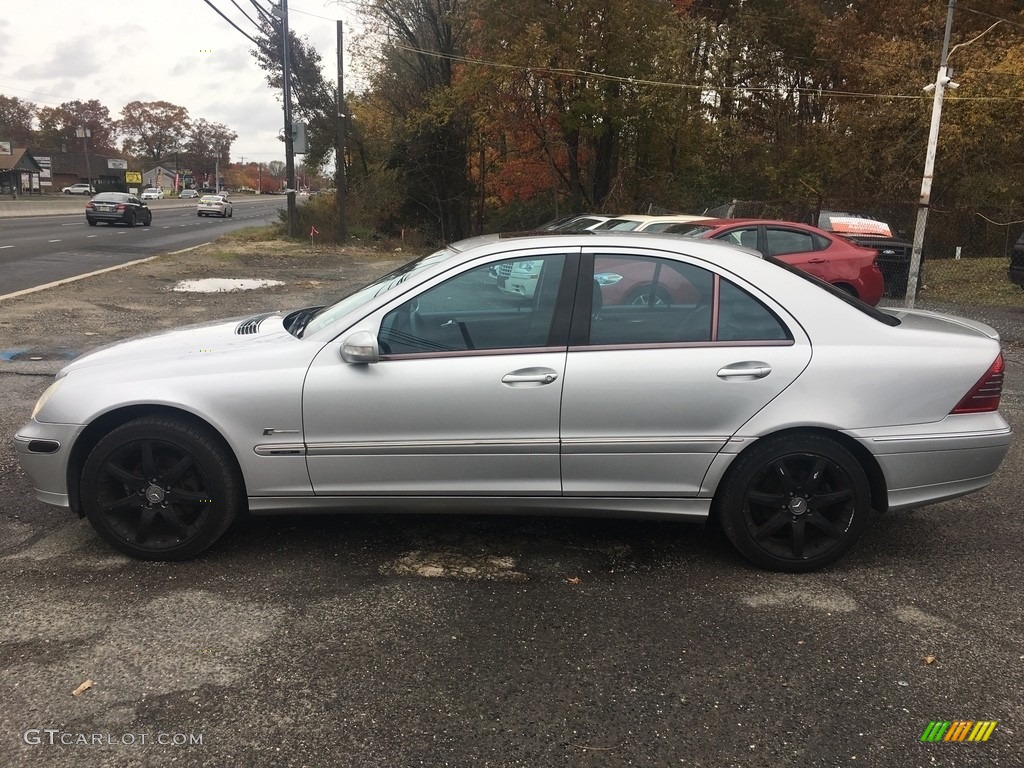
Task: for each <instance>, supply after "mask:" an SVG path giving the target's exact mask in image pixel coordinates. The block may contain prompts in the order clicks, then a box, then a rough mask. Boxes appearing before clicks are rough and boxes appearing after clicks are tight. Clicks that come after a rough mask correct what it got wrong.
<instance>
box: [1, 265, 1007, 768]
mask: <svg viewBox="0 0 1024 768" xmlns="http://www.w3.org/2000/svg"><path fill="white" fill-rule="evenodd" d="M329 268H330V269H333V270H335V271H334V274H337V267H326V266H325V268H324V270H325V274H328V272H327V270H328V269H329ZM309 277H310V275H309V274H304V278H309ZM170 300H171V299H170V295H169V298H168V301H170ZM19 301H21V300H19ZM10 304H11V302H5V303H3V304H0V325H2V324H3V323H4V322H8V321H9V320H10V318H9V316H8V314H7V313H9V312H11V311H13V309H12V308H11V307H10V306H8V305H10ZM168 306H170V305H168ZM171 311H173V310H171ZM1007 356H1008V360H1009V363H1008V370H1007V378H1006V386H1005V389H1004V397H1003V408H1002V410H1003V412H1004V414H1005V415H1006V417H1007V419H1008V420H1009V421H1010V422H1011V423H1012V424H1013V425H1014V426H1015V428H1016V429H1017V431H1018V433H1019V432H1020V431H1021V430H1022V429H1024V349H1022V348H1020V347H1014V346H1008V348H1007ZM49 371H52V367H51V368H48V369H47V371H41V370H40V371H38V372H37V371H34V369H33V368H32V367H31V366H29V365H27V364H13V363H6V364H5V363H2V362H0V389H2V391H3V392H4V394H5V396H4V398H2V399H0V434H4V435H8V436H9V435H12V434H13V433H14V431H15V430H16V428H17V427H18V426H19V425H20V424H21V423H22V422H23V421H24V420H25V419H27V418H28V414H29V412H30V410H31V407H32V403H33V402H34V401H35V399H36V398H37V397H38V396H39V394H40V393H41V392H42V391H43V389H44V388H45V387H46V386H47V385H48V384H49V382H50V380H51V375H50V373H49ZM902 396H912V394H911V393H900V392H893V397H902ZM1022 469H1024V448H1022V446H1021V441H1020V440H1018V441H1017V442H1016V443H1015V444H1014V445H1013V447H1012V448H1011V451H1010V454H1009V456H1008V457H1007V459H1006V461H1005V463H1004V465H1003V468H1002V470H1001V472H1000V473H999V475H998V477H997V479H996V481H995V482H994V483H993V484H992V485H991V486H990V487H989V488H988V489H986V490H985V491H983V492H981V493H978V494H975V495H973V496H969V497H966V498H964V499H960V500H956V501H953V502H947V503H944V504H937V505H934V506H931V507H925V508H921V509H918V510H913V511H910V512H902V513H897V514H891V515H886V516H884V517H881V518H879V519H878V520H876V521H875V524H874V525H873V527H872V528H871V530H870V531H869V532H868V534H867V535H866V536H865V538H864V539H863V541H862V542H861V543H860V544H859V546H858V547H857V549H856V550H855V551H854V552H852V553H851V554H849V555H848V556H847V557H846V558H844V560H843V561H841V562H840V563H839V564H838V565H836V566H835V567H833V568H831V569H829V570H826V571H823V572H819V573H812V574H805V575H786V574H776V573H769V572H764V571H759V570H756V569H754V568H752V567H750V566H748V565H747V564H746V563H745V562H744V561H742V560H741V559H740V558H739V556H738V555H736V554H735V553H734V552H733V550H732V549H731V547H730V546H728V544H726V543H724V542H723V541H722V539H721V538H720V537H718V536H716V535H714V534H713V533H707V532H704V531H703V530H702V529H700V528H698V527H695V526H690V525H683V524H674V523H670V522H658V523H656V522H645V521H609V520H595V519H584V518H575V519H544V518H523V517H488V516H473V517H455V516H433V517H428V516H419V515H409V516H402V515H362V516H360V515H343V516H334V517H317V516H309V517H299V518H275V519H259V520H255V521H252V522H249V523H248V524H246V525H242V526H239V527H238V528H236V529H235V530H233V531H232V532H229V534H228V535H227V536H226V537H225V538H224V539H223V540H222V541H221V542H219V543H218V545H217V546H216V547H215V548H214V549H213V550H211V551H210V552H208V553H207V554H205V555H204V556H202V557H200V558H199V559H197V560H195V561H192V562H188V563H180V564H173V565H169V564H153V563H142V562H137V561H133V560H129V559H127V558H125V557H122V556H120V555H118V554H116V553H114V552H113V551H112V550H110V549H109V548H108V547H106V546H105V545H104V544H102V543H101V542H100V541H99V540H98V538H97V537H96V536H95V535H94V534H93V533H92V531H91V530H90V528H89V527H88V525H87V524H85V523H83V522H80V521H77V520H75V519H72V518H70V517H69V516H68V515H67V514H66V513H62V512H61V511H59V510H55V509H52V508H49V507H46V506H44V505H42V504H40V503H38V502H36V501H35V500H34V499H33V497H32V494H31V489H30V488H29V485H28V482H27V480H26V478H25V477H24V475H23V474H22V473H21V471H20V469H19V468H18V467H17V463H16V460H15V459H14V453H13V448H12V446H11V443H10V441H9V440H5V441H4V442H2V443H0V600H2V605H3V606H4V609H3V610H2V611H0V681H2V682H0V686H2V689H0V695H2V701H3V705H2V706H0V765H2V766H4V767H5V768H7V767H8V766H38V765H47V766H58V767H63V766H76V767H78V766H126V765H139V766H144V765H145V766H149V765H152V766H163V765H170V764H175V765H182V766H221V765H240V766H241V765H245V766H311V767H315V768H319V767H320V766H353V767H360V768H362V767H364V766H365V767H366V768H371V767H373V768H376V767H380V768H404V767H405V766H453V767H459V768H461V767H463V766H465V767H466V768H470V767H472V768H476V767H477V766H493V767H495V768H503V767H505V766H522V767H523V768H541V767H544V768H546V767H548V766H552V767H554V766H558V767H561V766H645V767H646V766H659V767H660V766H701V767H706V768H721V767H723V766H744V767H745V766H752V767H761V766H764V767H765V768H769V767H770V768H778V767H780V766H787V767H788V766H822V767H825V766H872V767H884V768H888V767H889V766H892V768H915V767H917V766H922V767H923V766H951V767H952V766H957V767H959V766H1007V767H1010V766H1013V767H1014V768H1016V767H1019V766H1020V765H1022V764H1024V703H1022V700H1021V691H1022V690H1024V643H1022V641H1021V637H1022V636H1024V576H1022V568H1021V561H1022V555H1024V515H1022V514H1021V507H1020V499H1021V498H1022V497H1024V472H1022V471H1021V470H1022ZM85 681H92V683H93V684H92V687H91V688H89V689H88V690H85V691H84V692H82V693H81V694H80V695H78V696H75V695H72V692H73V691H74V690H75V689H76V688H78V687H79V686H80V685H81V684H82V683H84V682H85ZM937 720H941V721H954V720H970V721H980V720H986V721H995V722H996V723H997V725H996V727H995V730H994V731H993V732H992V735H991V737H990V738H989V740H988V741H986V742H984V743H949V742H940V743H922V742H921V740H920V739H921V735H922V733H923V732H924V730H925V729H926V727H927V726H928V725H929V723H930V722H931V721H937Z"/></svg>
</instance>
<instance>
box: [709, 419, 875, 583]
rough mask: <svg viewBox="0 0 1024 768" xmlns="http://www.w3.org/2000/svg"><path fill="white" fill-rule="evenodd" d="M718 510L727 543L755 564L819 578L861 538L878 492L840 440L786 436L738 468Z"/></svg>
mask: <svg viewBox="0 0 1024 768" xmlns="http://www.w3.org/2000/svg"><path fill="white" fill-rule="evenodd" d="M715 506H716V510H715V511H716V514H717V515H718V518H719V522H720V523H721V525H722V528H723V529H724V530H725V534H726V536H728V537H729V540H730V541H731V542H732V543H733V545H734V546H735V547H736V548H737V549H738V550H739V551H740V552H741V553H742V554H743V555H744V556H745V557H747V559H749V560H750V561H752V562H754V563H756V564H757V565H760V566H763V567H765V568H771V569H772V570H778V571H791V572H801V571H813V570H816V569H818V568H822V567H824V566H826V565H829V564H831V563H834V562H835V561H836V560H838V559H839V558H840V557H842V556H843V555H844V554H845V553H846V552H848V551H849V550H850V548H851V547H853V545H854V544H855V543H856V542H857V540H858V539H859V538H860V536H861V534H862V533H863V532H864V530H865V528H866V527H867V525H868V520H869V515H870V512H871V491H870V487H869V485H868V479H867V475H866V474H865V472H864V469H863V468H862V467H861V465H860V463H859V462H858V461H857V459H856V458H855V457H854V456H853V454H851V453H850V452H849V451H848V450H847V449H846V448H845V447H843V446H842V445H840V444H839V443H838V442H836V441H835V440H833V439H832V438H829V437H825V436H822V435H780V436H778V437H769V438H765V439H764V440H762V441H760V442H758V443H757V444H755V445H754V447H753V448H751V450H750V452H749V453H747V454H744V455H743V456H741V457H740V458H739V459H737V460H736V463H735V464H734V465H733V466H732V467H731V468H730V470H729V473H728V475H727V476H726V478H725V479H724V480H723V486H722V487H721V488H720V491H719V494H718V496H716V499H715Z"/></svg>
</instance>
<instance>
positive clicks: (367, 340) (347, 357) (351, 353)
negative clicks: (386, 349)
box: [341, 331, 380, 363]
mask: <svg viewBox="0 0 1024 768" xmlns="http://www.w3.org/2000/svg"><path fill="white" fill-rule="evenodd" d="M341 359H342V360H344V361H345V362H346V363H376V362H377V361H378V360H380V347H378V346H377V337H376V336H374V335H373V334H372V333H370V332H369V331H356V332H355V333H353V334H352V335H351V336H349V337H348V338H347V339H345V343H344V344H342V345H341Z"/></svg>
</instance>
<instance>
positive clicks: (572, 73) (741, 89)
mask: <svg viewBox="0 0 1024 768" xmlns="http://www.w3.org/2000/svg"><path fill="white" fill-rule="evenodd" d="M390 46H391V47H392V48H395V49H397V50H403V51H408V52H410V53H415V54H419V55H423V56H433V57H436V58H441V59H447V60H450V61H457V62H459V63H462V64H473V65H477V66H483V67H493V68H495V69H506V70H514V71H517V72H525V73H529V74H548V75H560V76H563V77H574V78H579V79H583V80H603V81H606V82H616V83H623V84H625V85H634V86H650V87H657V88H673V89H676V90H682V91H700V92H713V93H739V94H752V93H779V92H780V91H781V90H782V89H781V88H780V87H779V86H774V85H772V86H732V87H721V86H716V85H701V84H697V83H675V82H668V81H664V80H650V79H647V78H637V77H628V76H623V75H610V74H607V73H605V72H594V71H592V70H587V69H571V68H561V67H545V66H532V65H528V64H507V63H504V62H499V61H487V60H485V59H476V58H472V57H469V56H460V55H458V54H452V53H441V52H440V51H428V50H424V49H421V48H415V47H413V46H408V45H403V44H401V43H396V42H391V44H390ZM788 90H791V91H793V92H795V93H798V94H802V95H805V96H840V97H844V98H853V99H879V100H885V101H899V100H904V101H919V100H920V99H921V95H920V94H917V93H915V94H893V93H889V94H886V93H865V92H858V91H840V90H831V89H825V88H808V87H804V86H797V87H795V88H792V89H788ZM947 98H949V99H950V101H954V100H955V101H1024V96H956V97H953V96H949V97H947Z"/></svg>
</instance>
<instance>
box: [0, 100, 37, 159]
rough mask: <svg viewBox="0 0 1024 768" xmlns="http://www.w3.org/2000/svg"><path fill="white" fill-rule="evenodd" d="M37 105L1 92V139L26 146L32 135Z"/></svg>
mask: <svg viewBox="0 0 1024 768" xmlns="http://www.w3.org/2000/svg"><path fill="white" fill-rule="evenodd" d="M35 114H36V105H35V104H33V103H32V102H30V101H24V100H22V99H19V98H18V97H17V96H4V95H3V94H0V141H11V142H13V143H14V144H15V145H16V146H22V147H23V146H26V145H27V144H29V143H30V141H31V137H32V121H33V119H34V118H35Z"/></svg>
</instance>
